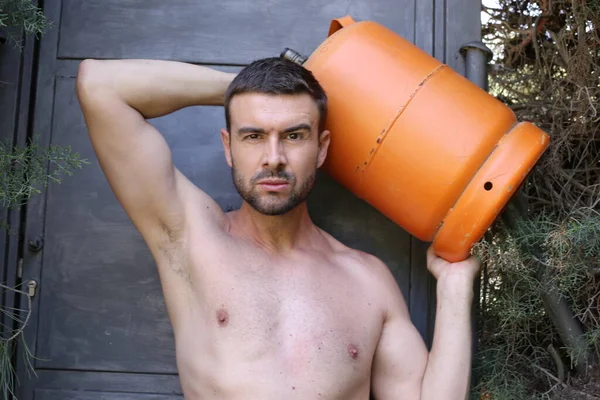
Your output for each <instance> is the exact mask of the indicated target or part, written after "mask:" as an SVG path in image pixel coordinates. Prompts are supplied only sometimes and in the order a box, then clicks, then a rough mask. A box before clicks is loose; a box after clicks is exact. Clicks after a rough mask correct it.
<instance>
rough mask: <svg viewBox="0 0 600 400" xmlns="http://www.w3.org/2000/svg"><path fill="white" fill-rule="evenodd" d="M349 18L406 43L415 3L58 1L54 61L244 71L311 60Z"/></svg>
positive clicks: (384, 0)
mask: <svg viewBox="0 0 600 400" xmlns="http://www.w3.org/2000/svg"><path fill="white" fill-rule="evenodd" d="M392 10H393V12H390V11H392ZM348 13H349V14H351V15H353V16H355V17H356V18H360V19H370V20H374V21H378V22H381V23H383V24H384V25H385V26H388V27H389V28H390V29H394V30H395V31H397V32H399V33H400V34H402V35H403V36H404V37H406V38H407V39H408V40H413V29H414V15H415V2H414V1H402V2H398V1H396V0H377V1H368V0H361V1H354V0H333V1H321V0H306V1H302V2H299V1H296V0H227V1H197V0H178V1H168V2H167V1H161V0H127V1H123V0H88V1H80V0H64V5H63V12H62V24H61V25H62V26H61V32H60V46H59V51H58V56H59V58H89V57H94V58H123V57H127V58H167V59H174V60H185V61H194V62H202V63H214V64H237V65H239V64H247V63H248V62H250V61H252V60H254V59H257V58H262V57H272V56H277V55H279V53H280V52H281V51H282V50H283V49H284V48H285V47H291V48H293V49H295V50H297V51H300V52H304V53H305V54H310V53H311V52H312V51H313V50H314V49H315V48H316V47H317V46H318V45H319V44H320V43H321V42H322V41H323V40H324V38H325V37H326V36H327V32H328V30H329V24H330V21H331V19H332V18H338V17H343V16H344V15H346V14H348Z"/></svg>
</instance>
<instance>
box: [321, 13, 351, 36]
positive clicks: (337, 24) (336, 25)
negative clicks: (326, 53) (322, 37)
mask: <svg viewBox="0 0 600 400" xmlns="http://www.w3.org/2000/svg"><path fill="white" fill-rule="evenodd" d="M354 22H355V21H354V20H353V19H352V17H351V16H349V15H346V16H344V17H341V18H336V19H333V20H331V25H330V26H329V34H328V35H327V36H328V37H329V36H331V35H333V34H334V33H336V32H337V31H339V30H340V29H342V28H345V27H347V26H348V25H352V24H353V23H354Z"/></svg>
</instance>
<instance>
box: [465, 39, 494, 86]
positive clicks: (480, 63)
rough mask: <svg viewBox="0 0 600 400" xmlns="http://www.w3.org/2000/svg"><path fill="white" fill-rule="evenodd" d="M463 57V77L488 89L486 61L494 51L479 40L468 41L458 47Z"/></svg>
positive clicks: (488, 60)
mask: <svg viewBox="0 0 600 400" xmlns="http://www.w3.org/2000/svg"><path fill="white" fill-rule="evenodd" d="M460 53H461V54H462V56H463V57H464V59H465V77H466V78H467V79H468V80H470V81H471V82H473V83H474V84H476V85H477V86H479V87H480V88H482V89H483V90H485V91H486V92H487V90H488V63H489V62H490V61H491V60H492V57H493V56H494V53H492V50H490V49H489V48H488V47H487V46H486V45H485V44H483V43H482V42H480V41H475V42H469V43H467V44H464V45H463V46H462V47H461V48H460Z"/></svg>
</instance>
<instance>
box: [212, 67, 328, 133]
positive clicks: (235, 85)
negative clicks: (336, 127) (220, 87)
mask: <svg viewBox="0 0 600 400" xmlns="http://www.w3.org/2000/svg"><path fill="white" fill-rule="evenodd" d="M242 93H264V94H274V95H278V94H302V93H306V94H308V95H310V97H312V99H313V100H314V101H315V103H316V104H317V108H318V109H319V131H320V132H322V131H323V130H324V129H325V119H326V118H327V95H326V94H325V91H324V90H323V88H322V87H321V85H320V84H319V82H318V81H317V79H316V78H315V77H314V75H313V74H312V72H310V71H309V70H307V69H306V68H304V67H303V66H301V65H298V64H296V63H294V62H292V61H289V60H286V59H284V58H281V57H271V58H263V59H260V60H256V61H254V62H252V63H251V64H249V65H248V66H247V67H245V68H244V69H242V71H240V73H239V74H238V75H237V76H236V77H235V78H234V79H233V81H232V82H231V84H230V85H229V87H228V88H227V91H226V92H225V104H224V105H225V122H226V124H227V130H228V131H229V130H230V129H231V115H230V110H229V104H230V102H231V99H232V98H233V97H234V96H235V95H237V94H242Z"/></svg>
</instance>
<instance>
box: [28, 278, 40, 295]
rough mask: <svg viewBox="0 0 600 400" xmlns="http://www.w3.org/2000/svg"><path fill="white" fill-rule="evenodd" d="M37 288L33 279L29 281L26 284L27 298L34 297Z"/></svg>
mask: <svg viewBox="0 0 600 400" xmlns="http://www.w3.org/2000/svg"><path fill="white" fill-rule="evenodd" d="M37 286H38V283H37V282H36V281H34V280H33V279H31V280H30V281H29V282H27V291H28V294H29V297H33V296H35V292H36V289H37Z"/></svg>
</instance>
